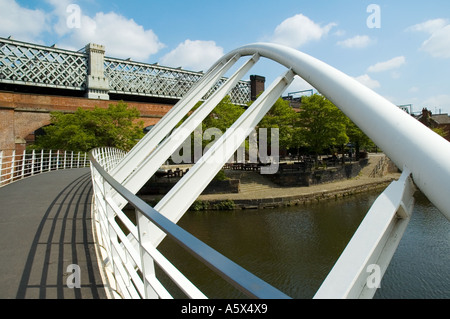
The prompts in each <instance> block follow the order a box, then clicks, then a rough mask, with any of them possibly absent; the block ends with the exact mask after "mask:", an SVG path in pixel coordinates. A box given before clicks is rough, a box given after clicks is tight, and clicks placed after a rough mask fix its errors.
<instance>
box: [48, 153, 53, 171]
mask: <svg viewBox="0 0 450 319" xmlns="http://www.w3.org/2000/svg"><path fill="white" fill-rule="evenodd" d="M51 170H52V150H50V152H49V153H48V171H49V172H50V171H51Z"/></svg>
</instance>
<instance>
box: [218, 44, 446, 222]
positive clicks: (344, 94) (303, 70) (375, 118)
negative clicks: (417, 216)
mask: <svg viewBox="0 0 450 319" xmlns="http://www.w3.org/2000/svg"><path fill="white" fill-rule="evenodd" d="M255 52H257V53H258V54H259V55H261V56H262V57H266V58H269V59H271V60H274V61H276V62H278V63H280V64H283V65H284V66H286V67H288V68H292V70H293V71H294V72H295V73H296V74H297V75H299V76H300V77H301V78H303V79H304V80H305V81H307V82H308V83H309V84H311V85H312V86H313V87H315V88H316V89H317V90H318V91H319V92H321V94H323V95H324V96H325V97H327V98H328V99H329V100H330V101H331V102H333V103H334V104H335V105H336V106H337V107H338V108H340V109H341V110H342V111H343V112H344V113H345V114H346V115H347V116H348V117H349V118H350V119H351V120H352V121H353V122H354V123H355V124H356V125H357V126H358V127H359V128H360V129H361V130H362V131H364V133H365V134H366V135H367V136H369V137H370V138H371V139H372V140H373V141H374V142H375V144H376V145H378V146H379V147H380V148H381V149H382V150H383V151H384V152H385V153H386V155H387V156H388V157H389V158H390V159H391V160H392V161H393V162H394V163H395V164H396V165H397V167H399V168H400V169H403V168H404V167H405V166H406V167H408V169H409V170H410V171H411V173H412V177H413V178H414V182H415V184H416V185H417V186H418V187H419V188H420V190H421V191H422V192H423V193H424V194H425V195H426V196H427V197H428V198H429V199H430V201H431V202H432V203H433V204H434V205H435V206H436V207H437V208H438V209H439V210H440V211H441V212H442V213H443V214H444V215H445V216H446V217H447V219H449V220H450V196H449V194H450V143H449V142H448V141H447V140H445V139H444V138H442V137H441V136H439V135H438V134H436V133H434V132H433V131H431V130H430V129H429V128H427V127H426V126H424V125H423V124H422V123H420V122H419V121H417V120H415V119H414V118H412V117H411V116H410V115H408V114H407V113H405V112H404V111H402V110H401V109H400V108H398V107H397V106H395V105H394V104H392V103H391V102H389V101H388V100H386V99H385V98H383V97H382V96H380V95H379V94H377V93H375V92H374V91H372V90H371V89H369V88H367V87H366V86H364V85H363V84H361V83H359V82H358V81H356V80H355V79H353V78H351V77H350V76H348V75H346V74H344V73H342V72H341V71H339V70H337V69H335V68H333V67H331V66H329V65H327V64H326V63H324V62H322V61H320V60H317V59H315V58H313V57H311V56H309V55H307V54H304V53H302V52H300V51H297V50H294V49H292V48H288V47H285V46H281V45H277V44H267V43H259V44H251V45H247V46H244V47H242V48H239V49H237V50H235V51H232V52H230V53H229V54H227V55H226V56H225V57H224V58H223V59H224V60H226V59H229V56H231V55H234V54H237V53H239V54H240V55H242V56H245V55H250V54H254V53H255Z"/></svg>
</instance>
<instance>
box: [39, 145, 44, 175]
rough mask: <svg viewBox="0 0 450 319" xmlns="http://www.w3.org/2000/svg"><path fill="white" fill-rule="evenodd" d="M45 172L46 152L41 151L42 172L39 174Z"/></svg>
mask: <svg viewBox="0 0 450 319" xmlns="http://www.w3.org/2000/svg"><path fill="white" fill-rule="evenodd" d="M43 171H44V150H41V171H40V172H39V173H42V172H43Z"/></svg>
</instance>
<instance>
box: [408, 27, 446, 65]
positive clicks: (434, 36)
mask: <svg viewBox="0 0 450 319" xmlns="http://www.w3.org/2000/svg"><path fill="white" fill-rule="evenodd" d="M407 30H408V31H416V32H427V33H429V34H430V37H429V38H428V39H427V40H425V41H424V42H423V43H422V46H421V50H423V51H425V52H427V53H429V54H430V55H431V56H432V57H434V58H450V24H449V23H448V21H447V20H445V19H434V20H428V21H426V22H423V23H419V24H416V25H413V26H411V27H409V28H408V29H407Z"/></svg>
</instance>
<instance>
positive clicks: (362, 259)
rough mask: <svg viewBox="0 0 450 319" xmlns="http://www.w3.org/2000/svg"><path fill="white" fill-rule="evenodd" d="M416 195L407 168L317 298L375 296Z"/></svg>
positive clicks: (369, 215)
mask: <svg viewBox="0 0 450 319" xmlns="http://www.w3.org/2000/svg"><path fill="white" fill-rule="evenodd" d="M414 192H415V187H414V184H413V182H412V180H411V178H410V171H409V170H408V169H405V170H404V172H403V174H402V176H401V177H400V179H399V180H398V181H396V182H393V183H392V184H391V185H390V186H389V187H388V188H387V189H386V190H385V191H384V192H383V193H382V194H381V195H380V196H379V197H378V198H377V200H376V201H375V203H374V204H373V206H372V207H371V209H370V210H369V212H368V213H367V215H366V217H365V218H364V220H363V221H362V223H361V225H360V226H359V228H358V229H357V231H356V232H355V234H354V235H353V237H352V239H351V240H350V242H349V243H348V245H347V247H346V248H345V250H344V251H343V253H342V254H341V256H340V257H339V259H338V261H337V262H336V264H335V265H334V267H333V269H332V270H331V272H330V273H329V274H328V276H327V278H326V279H325V281H324V282H323V283H322V285H321V287H320V288H319V290H318V291H317V293H316V295H315V296H314V298H315V299H341V298H351V299H355V298H363V299H365V298H372V297H373V296H374V295H375V293H376V291H377V288H379V287H380V286H379V284H380V282H381V278H382V277H383V275H384V273H385V271H386V269H387V267H388V266H389V263H390V261H391V259H392V256H393V255H394V253H395V251H396V249H397V247H398V244H399V242H400V239H401V238H402V236H403V233H404V232H405V229H406V227H407V225H408V223H409V220H410V217H411V214H412V209H413V206H414V197H413V194H414ZM374 270H375V271H374ZM377 271H378V273H377Z"/></svg>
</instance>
